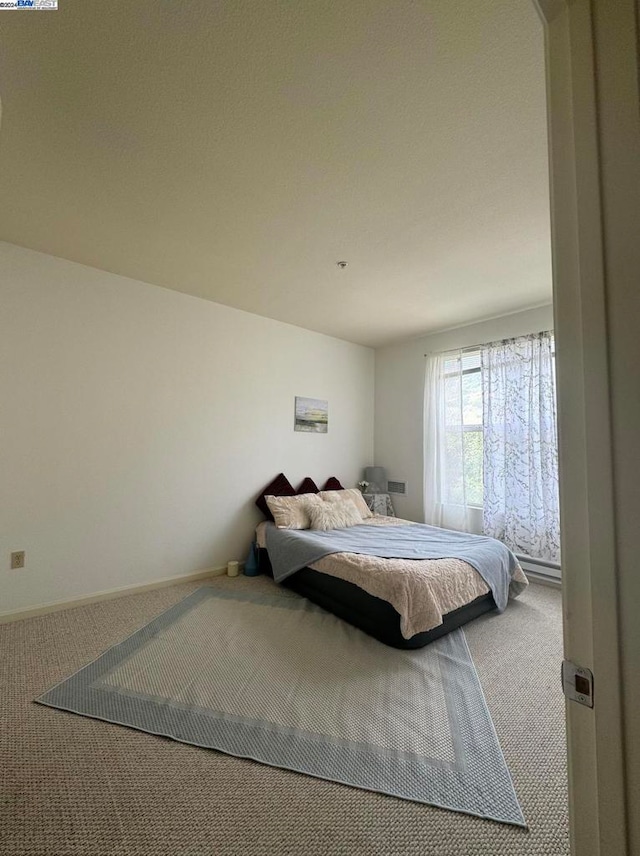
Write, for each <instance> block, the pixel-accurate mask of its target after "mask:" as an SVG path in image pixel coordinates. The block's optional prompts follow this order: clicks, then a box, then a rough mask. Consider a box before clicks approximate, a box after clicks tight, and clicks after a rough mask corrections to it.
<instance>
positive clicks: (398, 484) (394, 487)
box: [387, 480, 407, 496]
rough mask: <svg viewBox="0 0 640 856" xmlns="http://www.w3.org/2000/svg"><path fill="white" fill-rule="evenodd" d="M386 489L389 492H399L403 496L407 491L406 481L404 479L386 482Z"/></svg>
mask: <svg viewBox="0 0 640 856" xmlns="http://www.w3.org/2000/svg"><path fill="white" fill-rule="evenodd" d="M387 490H388V491H389V493H399V494H401V495H402V496H405V495H406V493H407V483H406V482H404V481H391V480H389V481H388V482H387Z"/></svg>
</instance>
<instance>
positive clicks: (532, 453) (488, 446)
mask: <svg viewBox="0 0 640 856" xmlns="http://www.w3.org/2000/svg"><path fill="white" fill-rule="evenodd" d="M482 400H483V432H484V439H483V450H484V451H483V458H484V476H483V480H484V501H483V518H484V531H485V533H486V534H487V535H491V536H492V537H493V538H499V539H500V540H501V541H503V542H504V543H505V544H506V545H507V547H509V548H510V549H511V550H513V551H514V552H517V553H524V554H525V555H528V556H533V557H535V558H539V559H548V560H551V561H553V562H559V561H560V510H559V498H558V441H557V418H556V392H555V371H554V339H553V334H552V333H539V334H535V335H532V336H523V337H521V338H518V339H508V340H506V341H503V342H493V343H491V344H488V345H483V347H482Z"/></svg>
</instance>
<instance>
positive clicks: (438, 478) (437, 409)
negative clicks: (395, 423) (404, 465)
mask: <svg viewBox="0 0 640 856" xmlns="http://www.w3.org/2000/svg"><path fill="white" fill-rule="evenodd" d="M463 359H464V355H463V352H462V351H452V352H449V353H446V354H430V355H429V356H428V357H427V366H426V376H425V396H424V444H425V445H424V509H425V522H426V523H430V524H432V525H433V526H442V527H444V528H445V529H459V530H461V531H463V532H468V531H469V528H470V527H469V508H468V503H467V493H468V491H467V477H466V470H465V437H464V418H463V374H462V371H463Z"/></svg>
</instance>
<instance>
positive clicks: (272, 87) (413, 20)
mask: <svg viewBox="0 0 640 856" xmlns="http://www.w3.org/2000/svg"><path fill="white" fill-rule="evenodd" d="M59 6H60V9H59V11H57V12H38V13H34V12H13V13H12V14H9V13H4V14H3V13H0V97H1V98H2V106H3V116H2V128H1V130H0V199H1V200H2V204H1V206H0V239H4V240H7V241H11V242H14V243H16V244H21V245H24V246H27V247H31V248H33V249H36V250H41V251H44V252H48V253H52V254H53V255H57V256H61V257H63V258H67V259H72V260H74V261H78V262H82V263H85V264H89V265H93V266H95V267H98V268H103V269H104V270H108V271H113V272H116V273H119V274H124V275H126V276H130V277H134V278H136V279H140V280H144V281H146V282H150V283H154V284H157V285H162V286H166V287H168V288H173V289H176V290H178V291H184V292H187V293H189V294H194V295H198V296H200V297H206V298H209V299H211V300H215V301H218V302H220V303H225V304H229V305H231V306H236V307H239V308H241V309H246V310H249V311H250V312H256V313H258V314H260V315H265V316H268V317H270V318H277V319H279V320H281V321H287V322H290V323H292V324H297V325H300V326H302V327H307V328H309V329H313V330H318V331H321V332H324V333H328V334H331V335H333V336H338V337H341V338H344V339H348V340H351V341H354V342H360V343H363V344H366V345H373V346H377V345H381V344H384V343H387V342H390V341H395V340H397V339H401V338H405V337H410V336H415V335H419V334H421V333H425V332H430V331H432V330H436V329H442V328H445V327H450V326H454V325H456V324H464V323H468V322H470V321H474V320H477V319H481V318H488V317H492V316H496V315H501V314H505V313H508V312H513V311H516V310H518V309H522V308H525V307H530V306H535V305H540V304H543V303H548V302H549V301H550V299H551V262H550V237H549V202H548V191H547V150H546V124H545V96H544V64H543V41H542V28H541V24H540V23H539V21H538V19H537V17H536V14H535V12H534V7H533V3H532V2H531V0H420V2H418V0H191V2H189V3H181V2H168V0H162V2H158V0H136V2H131V0H110V2H88V0H59ZM343 259H344V260H347V261H348V262H349V266H348V267H347V268H346V269H345V270H344V271H341V270H339V269H338V268H337V267H336V262H337V261H338V260H343Z"/></svg>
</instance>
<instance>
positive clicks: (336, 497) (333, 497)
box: [320, 487, 373, 520]
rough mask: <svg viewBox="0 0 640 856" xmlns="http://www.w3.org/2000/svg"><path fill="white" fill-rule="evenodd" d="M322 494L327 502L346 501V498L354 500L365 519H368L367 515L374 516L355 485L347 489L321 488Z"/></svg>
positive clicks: (350, 500)
mask: <svg viewBox="0 0 640 856" xmlns="http://www.w3.org/2000/svg"><path fill="white" fill-rule="evenodd" d="M320 496H321V497H322V499H324V501H325V502H344V501H345V500H346V501H349V502H353V504H354V505H355V507H356V508H357V509H358V511H359V512H360V517H362V519H363V520H366V519H367V517H373V514H372V513H371V509H370V508H369V506H368V505H367V503H366V502H365V501H364V499H363V498H362V494H361V493H360V491H359V490H357V489H356V488H355V487H350V488H347V489H346V490H321V491H320Z"/></svg>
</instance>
